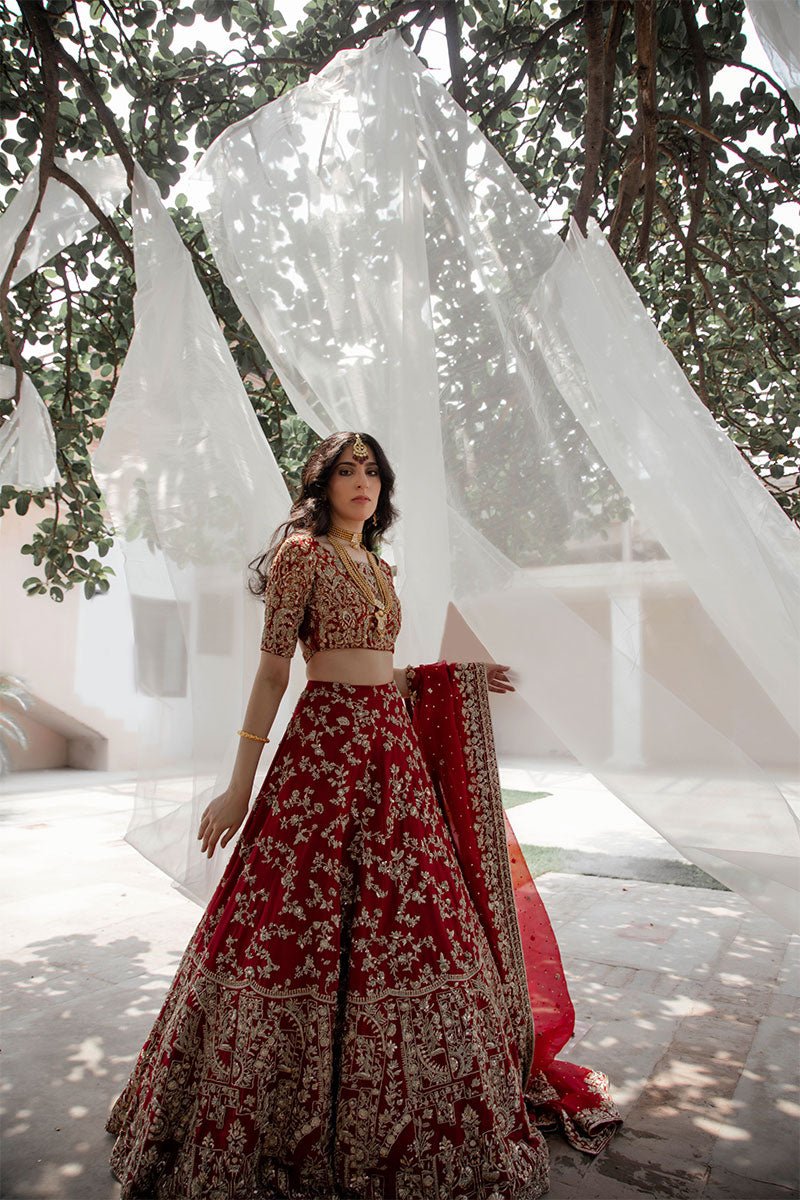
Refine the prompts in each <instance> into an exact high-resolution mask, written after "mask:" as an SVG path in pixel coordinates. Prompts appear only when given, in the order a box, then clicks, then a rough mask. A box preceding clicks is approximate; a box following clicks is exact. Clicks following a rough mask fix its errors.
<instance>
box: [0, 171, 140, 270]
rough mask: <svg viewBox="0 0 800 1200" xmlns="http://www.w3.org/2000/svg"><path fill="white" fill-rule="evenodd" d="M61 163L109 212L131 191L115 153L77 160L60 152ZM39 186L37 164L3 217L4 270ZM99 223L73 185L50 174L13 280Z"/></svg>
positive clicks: (0, 250)
mask: <svg viewBox="0 0 800 1200" xmlns="http://www.w3.org/2000/svg"><path fill="white" fill-rule="evenodd" d="M56 164H57V165H58V166H59V167H61V169H62V170H63V171H66V172H67V173H68V174H69V175H71V176H72V177H73V178H74V179H75V180H77V182H78V183H80V184H81V185H82V186H83V187H84V188H85V189H86V191H87V192H88V193H89V194H90V195H91V196H92V198H93V199H94V200H95V201H96V203H97V206H98V207H99V208H100V210H101V211H102V212H104V213H105V214H106V216H110V215H111V213H112V212H113V211H114V209H115V208H116V207H117V206H118V204H119V203H120V202H121V201H122V200H123V199H124V197H125V196H126V195H127V192H128V182H127V178H126V175H125V168H124V166H123V165H122V161H121V160H120V159H119V158H117V157H116V156H114V157H109V158H102V157H100V158H90V159H85V160H80V159H78V160H75V161H74V162H67V161H66V159H63V158H57V159H56ZM38 190H39V168H38V167H34V169H33V170H32V171H31V172H30V174H29V175H27V176H26V178H25V180H24V181H23V183H22V186H21V187H20V189H19V191H18V192H17V194H16V196H15V197H14V198H13V200H12V201H11V203H10V204H9V206H8V208H7V209H6V211H5V212H4V213H3V215H2V216H1V217H0V273H2V275H4V274H5V272H6V269H7V267H8V264H9V262H10V261H11V255H12V254H13V251H14V245H15V243H16V240H17V238H18V237H19V234H20V232H21V230H22V229H23V227H24V225H25V222H26V221H27V220H28V218H29V217H30V215H31V213H32V212H33V206H34V204H35V203H36V196H37V193H38ZM96 224H97V218H96V217H95V216H94V215H93V214H92V213H90V212H89V209H88V208H87V207H86V205H85V204H84V203H83V201H82V200H81V198H80V197H79V196H78V195H76V193H75V192H73V191H72V189H71V188H68V187H67V186H66V184H63V183H59V182H58V180H56V179H48V181H47V189H46V191H45V194H44V200H43V201H42V207H41V208H40V209H39V213H38V215H37V217H36V222H35V224H34V226H33V229H32V230H31V232H30V234H29V236H28V241H27V243H26V245H25V249H24V251H23V253H22V257H21V259H20V261H19V262H18V263H17V266H16V267H15V269H14V274H13V276H12V277H11V282H12V283H19V282H20V281H21V280H22V279H24V278H25V277H26V276H27V275H30V273H31V272H32V271H35V270H36V269H37V268H38V267H41V266H42V264H43V263H46V262H47V261H48V259H51V258H52V257H53V256H54V255H55V254H58V252H59V251H60V250H63V249H64V247H65V246H71V245H72V243H73V242H76V241H77V240H78V238H79V237H82V236H83V234H85V233H88V232H89V230H90V229H94V227H95V225H96Z"/></svg>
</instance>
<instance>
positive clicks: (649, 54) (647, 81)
mask: <svg viewBox="0 0 800 1200" xmlns="http://www.w3.org/2000/svg"><path fill="white" fill-rule="evenodd" d="M634 13H635V27H636V57H637V63H636V80H637V84H638V89H639V90H638V101H637V102H638V113H639V123H640V125H641V130H642V167H643V173H644V174H643V181H644V209H643V212H642V223H641V225H640V226H639V237H638V240H637V246H636V257H637V259H638V261H639V262H646V260H647V247H648V243H649V241H650V226H651V225H652V221H653V207H654V205H655V197H656V166H657V163H658V136H657V128H656V14H655V5H654V0H638V3H637V4H636V6H635V8H634Z"/></svg>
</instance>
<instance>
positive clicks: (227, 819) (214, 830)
mask: <svg viewBox="0 0 800 1200" xmlns="http://www.w3.org/2000/svg"><path fill="white" fill-rule="evenodd" d="M249 803H250V800H249V797H248V796H244V795H242V793H241V792H236V791H233V790H232V789H231V788H230V787H227V788H226V789H225V791H224V792H222V793H221V795H219V796H215V797H214V799H213V800H212V801H211V802H210V804H208V805H207V807H206V808H205V809H204V811H203V815H202V817H201V819H200V828H199V830H198V831H197V838H198V841H200V842H201V843H202V845H201V846H200V853H201V854H207V855H208V857H209V858H211V856H212V854H213V853H214V851H215V850H216V848H217V842H219V843H220V845H221V846H223V847H224V846H227V844H228V842H229V841H230V840H231V838H232V837H233V835H234V834H235V833H236V831H237V829H238V828H239V826H240V825H241V823H242V821H243V820H244V819H245V817H246V816H247V809H248V806H249ZM220 839H222V840H221V841H220Z"/></svg>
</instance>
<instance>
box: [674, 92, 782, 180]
mask: <svg viewBox="0 0 800 1200" xmlns="http://www.w3.org/2000/svg"><path fill="white" fill-rule="evenodd" d="M658 119H659V120H660V121H675V122H676V124H678V125H683V126H685V127H686V129H691V130H693V131H694V133H697V134H699V135H700V137H704V138H708V140H709V141H710V142H714V143H715V144H716V145H717V146H722V147H723V148H724V149H725V150H731V151H733V153H734V154H738V156H739V158H741V160H742V161H743V162H746V163H747V165H748V166H749V167H752V168H753V170H754V171H758V172H759V173H760V174H762V175H765V176H766V177H767V179H771V180H772V182H773V183H774V184H775V185H776V186H777V187H779V188H780V189H781V191H782V192H785V194H786V195H787V196H788V197H789V199H790V200H795V201H796V200H797V199H798V197H797V196H795V195H794V193H793V192H792V191H791V189H790V188H788V187H787V186H786V184H784V183H781V181H780V179H778V177H777V175H773V174H772V171H770V170H769V169H768V168H767V167H765V166H763V165H762V164H761V163H759V162H757V161H756V159H754V158H751V157H750V155H749V154H745V152H744V151H743V150H740V149H739V147H738V146H735V145H734V144H733V142H730V141H728V139H727V138H721V137H717V135H716V134H715V133H712V132H711V130H710V129H705V128H704V127H703V126H702V125H698V124H697V122H696V121H691V120H690V119H689V118H688V117H682V116H681V115H680V113H674V112H667V111H666V110H665V109H663V108H659V109H658Z"/></svg>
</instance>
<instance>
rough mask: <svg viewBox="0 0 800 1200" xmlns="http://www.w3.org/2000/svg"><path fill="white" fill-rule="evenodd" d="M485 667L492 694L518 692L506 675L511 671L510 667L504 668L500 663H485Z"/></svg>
mask: <svg viewBox="0 0 800 1200" xmlns="http://www.w3.org/2000/svg"><path fill="white" fill-rule="evenodd" d="M483 665H484V666H485V667H486V682H487V683H488V685H489V691H490V692H515V691H516V690H517V689H516V688H515V687H514V685H513V683H510V682H509V679H508V676H507V675H506V671H510V670H511V668H510V667H503V666H501V665H500V663H484V664H483Z"/></svg>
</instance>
